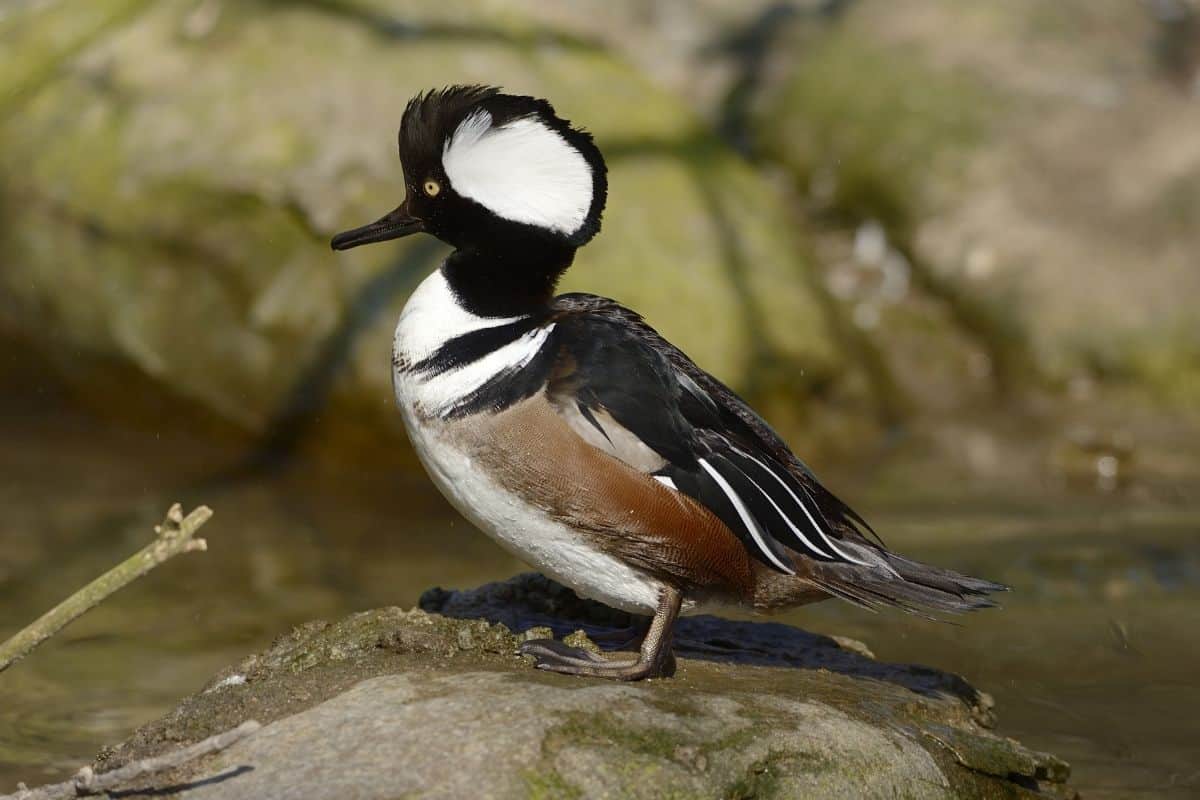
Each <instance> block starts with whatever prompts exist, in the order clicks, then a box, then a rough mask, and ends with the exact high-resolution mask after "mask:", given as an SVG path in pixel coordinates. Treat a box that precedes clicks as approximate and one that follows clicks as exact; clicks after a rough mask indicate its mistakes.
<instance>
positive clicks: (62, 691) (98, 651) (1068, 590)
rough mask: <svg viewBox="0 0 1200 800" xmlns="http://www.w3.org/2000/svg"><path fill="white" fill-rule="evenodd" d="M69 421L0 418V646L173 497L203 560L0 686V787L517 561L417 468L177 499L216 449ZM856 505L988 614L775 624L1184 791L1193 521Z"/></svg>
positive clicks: (115, 606) (1194, 688) (110, 607)
mask: <svg viewBox="0 0 1200 800" xmlns="http://www.w3.org/2000/svg"><path fill="white" fill-rule="evenodd" d="M80 424H81V425H83V426H84V427H83V428H81V430H83V429H86V430H88V435H87V436H79V435H75V433H76V432H75V431H73V430H72V427H71V424H70V423H69V422H67V423H64V422H63V421H62V419H61V418H56V419H55V421H54V424H53V426H51V427H40V426H39V425H38V424H26V423H22V424H20V425H13V426H9V425H5V426H3V427H5V428H17V430H6V431H4V432H3V433H4V436H5V441H6V443H7V445H8V446H6V447H3V448H0V508H2V509H3V510H4V514H3V515H2V516H0V553H2V554H3V555H2V556H0V635H2V634H3V633H4V632H7V631H9V630H11V629H13V628H15V627H16V626H18V625H20V624H23V623H25V622H27V621H29V620H30V619H33V618H34V617H35V616H36V615H37V614H39V613H41V612H42V611H44V610H45V609H46V608H47V607H49V606H50V605H52V604H53V603H55V602H57V601H58V600H59V599H61V597H62V596H63V595H64V594H65V593H66V592H67V591H70V590H73V589H74V588H75V587H77V586H79V585H81V584H82V583H83V582H85V581H86V580H88V579H90V578H91V577H93V576H94V575H95V574H97V573H99V572H100V571H101V570H103V569H105V568H107V567H108V566H110V565H111V564H112V563H114V562H115V561H116V560H117V559H118V558H120V557H122V556H124V555H125V554H127V553H130V552H133V551H134V550H136V549H137V548H138V547H140V546H141V545H142V544H144V543H145V541H146V540H147V539H148V537H149V536H150V535H151V533H150V532H151V530H152V526H153V525H154V523H155V522H157V521H158V519H159V518H160V517H161V515H162V512H163V510H164V509H165V508H166V507H167V506H168V505H169V503H170V502H171V501H173V500H176V499H179V500H182V501H183V502H184V504H185V505H186V506H190V505H194V504H196V503H199V502H205V503H207V504H209V505H211V506H213V507H214V509H215V510H216V512H217V513H216V516H215V517H214V519H213V521H212V522H210V523H209V525H208V526H206V528H205V536H206V538H208V540H209V544H210V550H209V552H207V553H205V554H202V555H194V556H186V557H181V558H179V559H176V560H175V561H173V562H171V563H170V564H168V565H166V566H165V567H163V568H160V569H159V570H158V571H156V572H155V573H152V574H151V575H150V576H148V577H147V578H145V579H143V580H141V581H140V582H138V583H135V584H134V585H133V586H131V587H130V588H128V589H126V590H125V591H124V592H122V593H121V594H119V595H117V596H115V597H113V598H111V599H110V601H108V602H107V603H105V604H104V605H102V606H101V607H100V608H98V609H96V610H95V611H93V612H92V613H91V614H89V615H88V616H86V617H85V618H84V619H82V620H81V621H80V622H78V623H76V624H75V625H74V626H72V627H71V628H69V629H68V630H67V631H66V632H65V633H64V634H63V635H60V636H59V637H58V638H57V639H55V640H53V641H51V642H50V643H48V644H47V645H46V646H45V647H44V648H42V649H41V650H40V651H38V652H37V653H36V654H35V655H34V656H33V657H31V658H29V659H28V660H27V661H25V662H23V663H21V664H20V665H18V666H16V667H14V668H13V669H11V670H9V671H8V672H6V673H4V674H3V675H2V676H0V791H8V790H11V788H12V787H14V786H15V784H16V782H17V781H18V780H24V781H26V782H30V783H33V782H42V781H45V780H49V779H57V778H61V777H63V776H64V775H66V774H69V773H70V772H71V771H73V770H74V769H75V768H76V767H77V766H78V765H80V764H82V763H84V762H86V761H88V760H89V759H90V758H91V756H92V755H93V754H94V753H95V751H96V750H97V749H98V748H99V747H101V746H103V745H105V744H112V743H115V742H117V741H119V740H120V739H122V738H123V737H125V736H126V735H128V733H129V732H130V731H131V730H132V729H133V728H134V727H136V726H137V725H138V724H140V723H142V722H145V721H148V720H150V719H152V718H154V717H155V716H157V715H160V714H162V713H164V712H165V711H167V710H168V709H169V708H171V707H172V706H173V705H174V704H175V702H176V701H177V700H178V699H179V698H180V697H181V696H182V695H184V694H186V693H188V692H192V691H195V690H196V689H197V688H199V687H200V686H201V685H202V684H203V683H204V682H205V681H206V680H207V679H208V678H209V677H210V676H211V675H212V674H213V673H214V672H216V671H217V670H218V669H219V668H220V667H222V666H224V665H226V664H228V663H230V662H233V661H235V660H237V659H239V658H240V657H242V656H243V655H245V654H246V653H248V652H250V651H252V650H255V649H258V648H261V647H264V646H265V645H267V644H268V643H269V642H270V641H271V640H272V639H273V638H274V637H275V636H277V635H279V634H280V633H282V632H284V631H286V630H287V629H288V628H289V627H290V626H292V625H295V624H298V623H300V622H303V621H305V620H309V619H313V618H319V617H324V618H336V617H340V616H342V615H344V614H346V613H348V612H350V611H353V610H357V609H362V608H369V607H375V606H381V605H400V606H411V605H413V604H415V603H416V600H417V597H418V596H419V595H420V593H421V592H422V590H424V589H425V588H427V587H429V586H433V585H438V584H440V585H444V586H471V585H475V584H478V583H481V582H484V581H487V580H493V579H497V578H501V577H505V576H508V575H510V574H512V573H514V572H517V571H520V570H521V569H523V567H522V566H521V565H520V564H519V563H518V562H517V561H515V560H514V559H512V558H510V557H509V556H507V555H506V554H504V553H503V552H502V551H500V550H499V549H497V548H496V547H495V546H494V545H492V544H491V543H490V542H489V541H488V540H487V539H486V538H485V537H483V536H482V535H480V534H478V533H476V532H475V531H474V530H472V529H471V528H470V527H469V526H468V525H466V524H465V523H463V522H461V521H459V520H458V519H457V517H456V516H455V515H454V514H453V513H452V512H450V511H449V510H448V509H447V508H446V507H445V505H444V504H443V503H442V502H441V500H440V499H439V498H438V497H437V496H436V494H435V493H434V492H433V490H432V489H431V488H430V487H429V484H428V483H427V482H426V481H425V480H423V479H422V478H421V477H420V476H414V475H409V474H401V473H399V472H398V473H397V474H394V475H387V474H380V472H379V471H378V470H371V471H367V470H356V469H354V468H348V467H342V468H340V469H338V470H336V471H328V472H322V473H315V472H312V471H308V470H307V469H302V468H296V467H293V468H292V469H290V470H288V471H285V472H283V473H278V474H273V475H270V476H259V477H252V478H246V479H244V480H242V481H239V482H234V483H230V484H225V485H222V486H220V487H219V488H215V487H213V486H212V485H211V484H209V486H208V488H206V489H204V490H203V493H204V496H193V495H196V494H198V493H197V491H196V490H195V489H194V488H189V487H196V486H201V485H204V484H205V480H204V478H205V476H208V475H212V474H215V473H216V472H219V470H220V467H221V465H222V464H223V463H228V461H226V460H225V454H223V453H205V452H203V451H199V452H197V451H196V449H195V443H194V442H189V443H181V442H172V441H166V440H164V439H161V438H158V437H155V436H145V435H138V434H133V433H128V432H120V431H110V432H108V433H106V434H104V435H103V436H100V437H98V436H97V435H96V432H95V428H94V427H90V426H86V425H85V423H80ZM184 444H186V445H187V446H186V447H184V446H183V445H184ZM181 452H186V453H188V458H187V460H186V461H185V460H181V459H180V458H179V454H180V453H181ZM131 454H136V455H137V457H136V458H133V457H130V456H131ZM853 494H856V495H860V493H858V492H853ZM860 496H861V495H860ZM873 500H874V502H869V503H867V505H868V506H874V508H871V509H869V510H871V511H873V512H874V513H873V514H872V519H873V521H874V522H876V523H877V527H878V528H879V529H880V530H881V531H884V532H885V536H886V538H887V539H888V541H889V543H890V544H892V545H894V546H896V547H897V548H898V549H901V550H904V551H905V552H907V553H909V554H911V555H913V556H916V557H918V558H923V559H928V560H931V561H935V562H937V563H942V564H945V565H947V566H952V567H955V568H957V569H961V570H963V571H966V572H967V573H969V574H979V575H984V576H987V577H989V578H993V579H997V580H1001V581H1003V582H1005V583H1008V584H1011V585H1012V586H1013V587H1014V589H1015V591H1014V592H1013V593H1012V595H1010V596H1008V597H1005V598H1004V602H1005V605H1006V608H1005V609H1004V610H1002V611H998V612H989V613H984V614H978V615H974V616H972V617H970V618H969V619H965V620H963V621H962V623H963V624H962V625H958V626H954V625H945V624H931V623H927V622H923V621H919V620H915V619H909V618H907V617H903V616H900V615H897V614H878V615H874V614H868V613H865V612H862V611H859V610H856V609H851V608H848V607H845V606H841V605H836V604H833V603H826V604H823V605H820V606H816V607H811V608H808V609H802V610H800V611H796V612H791V613H789V614H787V615H785V616H783V617H782V618H781V619H782V621H787V622H792V623H795V624H799V625H802V626H804V627H806V628H808V629H809V630H813V631H816V632H821V633H829V634H838V635H845V636H851V637H854V638H858V639H861V640H863V641H865V642H866V643H867V644H868V645H869V646H870V647H871V649H872V650H873V651H874V652H875V653H876V655H877V656H878V657H879V658H880V659H884V660H888V661H914V662H923V663H928V664H934V665H937V666H938V667H939V668H942V669H946V670H949V671H955V672H958V673H961V674H962V675H964V676H965V677H966V678H967V679H968V680H969V681H971V682H972V683H973V684H975V685H976V686H978V687H980V688H982V689H984V690H986V691H989V692H991V693H992V694H994V695H995V696H996V700H997V706H998V710H999V717H1000V730H1001V732H1003V733H1007V734H1010V735H1013V736H1016V737H1018V738H1020V739H1021V740H1023V741H1024V742H1025V743H1026V744H1028V745H1030V746H1032V747H1035V748H1041V749H1046V750H1050V751H1053V752H1055V753H1056V754H1058V755H1060V756H1062V757H1064V758H1065V759H1067V760H1068V761H1070V762H1071V763H1072V764H1073V765H1074V767H1075V775H1076V778H1077V780H1076V785H1077V786H1078V787H1079V788H1080V789H1081V790H1083V791H1084V794H1085V795H1086V796H1087V797H1089V798H1096V797H1128V796H1131V795H1137V794H1141V795H1143V796H1148V797H1169V796H1179V797H1184V796H1189V795H1194V794H1195V793H1196V792H1200V773H1198V772H1197V770H1198V769H1200V768H1198V767H1197V765H1196V761H1195V753H1196V748H1197V744H1198V743H1200V722H1197V720H1200V681H1197V679H1196V674H1197V673H1198V672H1200V642H1198V640H1197V637H1196V636H1195V633H1194V632H1195V631H1196V630H1200V603H1198V602H1197V600H1200V535H1198V531H1200V513H1197V512H1196V511H1195V510H1192V509H1185V508H1162V507H1156V508H1145V507H1139V506H1137V505H1135V504H1133V503H1128V502H1126V501H1123V500H1121V499H1120V498H1117V497H1110V496H1105V497H1097V496H1096V495H1094V494H1080V495H1063V496H1059V497H1055V498H1034V499H1032V500H1031V499H1029V498H1028V497H1025V498H1022V502H1021V503H1020V504H1019V505H1015V504H1013V503H1009V502H1007V501H1005V500H1004V498H1003V497H1002V496H991V497H989V498H980V499H979V501H978V502H976V500H975V499H974V498H972V499H970V500H963V499H959V501H958V502H957V503H955V504H953V505H948V504H944V503H937V502H934V501H922V502H914V501H913V500H912V499H911V498H900V499H897V500H896V501H895V502H893V501H891V500H889V498H887V497H875V498H873Z"/></svg>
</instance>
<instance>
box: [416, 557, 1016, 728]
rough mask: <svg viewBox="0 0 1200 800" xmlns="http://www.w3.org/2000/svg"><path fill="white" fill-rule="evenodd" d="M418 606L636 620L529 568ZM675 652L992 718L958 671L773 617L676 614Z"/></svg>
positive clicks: (526, 620) (528, 623) (603, 631)
mask: <svg viewBox="0 0 1200 800" xmlns="http://www.w3.org/2000/svg"><path fill="white" fill-rule="evenodd" d="M419 605H420V608H421V609H422V610H423V611H427V612H430V613H434V614H441V615H443V616H446V617H452V618H456V619H484V620H487V621H489V622H493V623H497V622H498V623H500V624H502V625H504V626H505V627H507V628H508V629H509V630H511V631H513V632H514V633H517V632H520V631H525V630H528V629H530V628H535V627H547V628H550V629H551V630H553V631H554V634H555V635H556V636H559V637H561V636H564V635H567V634H569V633H571V632H573V631H576V630H581V629H582V630H583V631H585V632H586V633H587V634H588V635H589V636H591V637H593V638H595V637H597V636H599V637H601V638H609V637H612V636H614V635H616V634H619V633H620V632H621V631H622V630H623V629H625V628H628V627H629V626H630V625H631V624H635V623H637V622H638V619H637V618H636V617H634V616H632V615H630V614H626V613H625V612H622V611H616V610H614V609H611V608H609V607H607V606H605V605H602V604H600V603H597V602H594V601H592V600H584V599H581V598H580V597H578V596H577V595H576V594H575V593H574V592H572V591H571V590H570V589H568V588H566V587H565V586H562V585H560V584H558V583H556V582H554V581H552V580H550V579H549V578H546V577H544V576H542V575H539V574H537V573H532V572H530V573H525V574H523V575H518V576H516V577H514V578H510V579H509V580H507V581H502V582H499V583H489V584H485V585H483V586H480V587H478V588H476V589H469V590H464V591H454V590H448V589H442V588H440V587H438V588H434V589H430V590H428V591H426V592H425V593H424V594H422V595H421V599H420V603H419ZM675 650H676V653H677V654H678V655H681V656H684V657H687V658H692V659H696V660H700V661H715V662H723V663H729V664H744V665H749V666H760V667H792V668H795V669H811V670H822V669H823V670H828V671H830V672H837V673H840V674H842V675H847V676H850V677H853V678H867V679H871V680H878V681H887V682H889V683H893V684H896V685H899V686H902V687H904V688H906V689H908V690H910V691H913V692H916V693H918V694H921V695H925V696H928V697H950V698H955V699H958V700H959V701H961V702H962V703H963V704H964V705H966V706H967V707H968V708H969V709H970V710H971V714H972V716H973V717H974V718H975V719H976V721H977V722H979V723H981V724H983V725H986V726H989V727H990V726H991V725H992V724H993V723H994V715H993V711H992V705H993V701H992V698H991V696H989V695H988V694H987V693H985V692H981V691H979V690H978V689H976V688H975V687H973V686H971V685H970V684H969V683H967V681H966V680H964V679H963V678H962V677H960V676H958V675H954V674H952V673H948V672H942V671H940V670H936V669H933V668H932V667H925V666H921V665H919V664H888V663H884V662H880V661H876V660H875V659H874V658H873V657H872V655H871V653H870V651H869V650H868V649H867V648H866V646H865V645H863V644H861V643H859V642H855V641H853V640H840V641H839V640H838V639H834V638H832V637H829V636H823V635H821V634H816V633H809V632H808V631H804V630H801V629H799V628H793V627H791V626H790V625H783V624H781V623H778V622H749V621H742V620H729V619H722V618H720V617H714V616H711V615H707V614H702V615H697V616H693V617H684V618H683V619H681V620H680V621H679V623H678V625H677V627H676V629H675Z"/></svg>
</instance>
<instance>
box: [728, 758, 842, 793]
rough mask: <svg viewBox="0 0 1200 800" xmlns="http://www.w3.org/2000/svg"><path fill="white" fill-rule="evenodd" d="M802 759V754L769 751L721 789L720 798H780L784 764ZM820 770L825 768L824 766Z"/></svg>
mask: <svg viewBox="0 0 1200 800" xmlns="http://www.w3.org/2000/svg"><path fill="white" fill-rule="evenodd" d="M804 758H805V756H804V755H803V754H794V753H784V752H776V751H771V752H770V753H769V754H768V755H766V756H765V757H763V758H760V759H759V760H757V761H755V762H754V763H753V764H751V765H750V767H749V768H748V769H746V771H745V773H744V774H743V775H742V776H741V777H739V778H738V779H737V780H735V781H734V782H733V783H731V784H730V785H729V786H727V787H726V788H725V789H723V790H722V791H721V797H722V798H724V799H725V800H768V798H772V797H780V796H781V792H780V788H781V787H780V775H781V774H782V773H783V771H784V770H785V769H788V768H786V767H785V766H784V764H785V763H787V762H792V761H796V760H802V759H804ZM814 760H816V761H821V760H820V759H814ZM822 768H825V766H824V764H822ZM788 771H789V772H791V771H794V770H792V769H788Z"/></svg>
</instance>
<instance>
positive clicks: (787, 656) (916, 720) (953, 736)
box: [96, 575, 1071, 798]
mask: <svg viewBox="0 0 1200 800" xmlns="http://www.w3.org/2000/svg"><path fill="white" fill-rule="evenodd" d="M421 604H422V606H423V608H424V609H439V610H440V611H441V612H443V613H435V612H433V611H429V610H417V609H414V610H412V611H401V610H399V609H381V610H377V611H368V612H363V613H360V614H355V615H353V616H351V617H348V618H347V619H345V620H342V621H341V622H338V623H334V624H329V623H310V624H307V625H303V626H301V627H299V628H297V629H296V630H295V631H293V632H292V633H290V634H289V635H287V636H284V637H282V638H281V639H280V640H279V641H277V642H276V643H275V644H274V645H273V646H272V647H271V648H270V649H268V650H267V651H265V652H263V653H260V654H257V655H253V656H250V657H248V658H246V659H245V660H243V661H242V662H241V663H239V664H236V665H233V666H231V667H229V668H228V669H226V670H224V671H222V672H221V673H220V674H218V675H217V676H216V677H214V678H213V680H212V681H211V682H210V683H209V685H208V686H207V687H206V688H205V689H204V690H203V691H201V692H200V693H198V694H196V695H195V696H193V697H191V698H188V699H187V700H185V701H184V702H183V703H181V704H180V706H179V707H178V708H177V709H176V710H175V711H174V712H172V713H171V714H168V715H167V716H166V717H164V718H163V719H162V720H159V721H158V722H154V723H151V724H149V725H147V726H145V727H144V728H142V729H141V730H140V731H138V732H137V733H136V734H134V736H132V737H131V738H130V739H129V740H128V741H127V742H125V743H124V744H122V745H120V746H119V747H116V748H114V749H112V750H109V751H107V752H105V753H103V754H102V756H101V758H100V759H99V761H98V764H97V765H96V766H97V769H98V770H100V771H107V770H109V769H111V768H114V767H116V766H118V765H120V764H123V763H126V762H128V761H130V760H132V759H136V758H142V757H146V756H149V755H152V754H157V753H161V752H163V751H165V750H170V749H172V748H175V747H178V746H180V745H181V744H185V743H188V742H192V741H196V740H198V739H201V738H204V737H206V736H209V735H212V734H214V733H217V732H220V731H223V730H226V729H229V728H233V727H235V726H237V725H239V724H240V723H241V722H243V721H245V720H246V719H249V718H254V719H257V720H258V721H260V722H262V723H263V724H264V727H263V728H262V729H261V730H260V731H259V732H258V733H256V734H255V735H254V736H252V737H251V738H249V739H246V740H243V741H242V742H241V743H239V744H237V745H235V746H234V747H232V748H230V749H229V750H227V751H225V752H222V753H221V754H219V755H217V756H215V757H213V758H211V759H207V760H204V761H202V762H198V763H196V764H190V765H187V766H185V767H183V768H181V769H179V770H176V771H175V772H174V773H172V774H166V775H157V776H153V777H151V778H143V779H140V780H139V782H137V783H135V784H131V785H130V786H129V787H122V789H123V790H124V789H127V788H128V789H137V790H141V791H149V792H153V791H156V790H158V789H160V788H161V787H163V786H171V787H173V788H172V791H175V792H178V793H179V794H180V796H183V797H190V796H195V797H239V796H240V797H246V796H255V797H276V796H291V795H293V794H296V793H303V794H307V795H312V796H339V797H350V796H352V797H360V798H375V797H379V798H384V797H406V796H439V797H476V796H483V795H486V796H488V797H496V798H509V797H514V798H515V797H535V798H559V797H563V798H565V797H577V798H592V797H596V798H599V797H635V798H638V797H644V798H668V797H672V798H674V797H680V798H693V797H694V798H751V797H756V798H771V797H780V798H783V797H812V798H826V797H828V798H834V797H837V798H841V797H913V798H950V797H954V798H1000V797H1006V798H1008V797H1011V798H1017V797H1034V796H1046V795H1047V794H1049V795H1052V796H1070V795H1071V791H1070V789H1069V788H1067V786H1066V783H1065V782H1066V780H1067V777H1068V772H1069V769H1068V767H1067V765H1066V764H1064V763H1062V762H1061V761H1059V760H1058V759H1056V758H1054V757H1053V756H1049V755H1046V754H1044V753H1036V752H1033V751H1030V750H1028V749H1026V748H1025V747H1022V746H1021V745H1020V744H1018V743H1017V742H1014V741H1012V740H1011V739H1005V738H1002V737H999V736H996V735H995V734H993V733H992V732H990V731H989V730H988V727H987V725H988V724H990V723H989V721H988V717H989V715H990V705H989V702H988V698H987V696H986V695H984V694H982V693H980V692H978V691H977V690H975V689H973V688H971V687H970V686H968V685H967V684H966V683H965V682H964V681H963V680H962V679H961V678H958V677H957V676H953V675H948V674H946V673H941V672H938V671H937V670H934V669H930V668H928V667H918V666H914V665H905V664H884V663H879V662H876V661H874V659H872V658H870V657H868V656H865V655H863V654H862V651H863V650H864V649H865V648H863V647H862V645H852V646H847V645H844V644H841V643H839V642H837V641H835V640H833V639H830V638H828V637H824V636H817V635H814V634H809V633H805V632H804V631H800V630H797V629H794V628H789V627H787V626H783V625H775V624H762V623H747V622H727V621H723V620H718V619H716V618H713V617H697V618H687V619H685V620H684V621H683V623H682V624H681V626H680V628H679V630H678V632H677V651H678V652H679V653H680V654H681V655H682V656H683V657H682V658H680V660H679V665H678V671H677V673H676V676H675V677H674V678H671V679H663V680H654V681H646V682H643V683H639V684H618V683H612V682H606V681H603V680H594V679H580V678H570V677H567V676H561V675H554V674H548V673H544V672H539V671H537V670H535V669H533V668H532V667H531V666H530V665H529V664H527V663H525V661H524V660H523V659H522V658H521V657H520V656H517V655H516V654H515V650H516V648H517V645H518V644H519V643H520V642H521V641H522V640H523V639H525V638H528V637H531V636H533V637H542V636H547V635H550V634H551V632H552V631H556V632H558V633H560V634H561V633H562V632H563V631H567V630H573V631H576V632H575V633H574V637H575V639H576V640H580V639H581V638H586V634H585V633H583V632H580V630H579V629H582V630H583V631H587V632H591V633H592V634H595V633H597V632H611V631H612V630H613V628H612V627H611V626H614V625H621V624H623V623H624V622H627V621H628V620H624V619H619V618H618V617H620V616H621V615H618V614H614V612H612V611H610V610H608V609H605V608H604V607H602V606H599V605H597V604H595V603H591V602H589V601H581V600H579V599H578V598H577V597H575V595H573V594H572V593H571V592H570V591H568V590H566V589H564V588H563V587H561V586H559V585H557V584H555V583H553V582H552V581H549V580H547V579H545V578H543V577H541V576H538V575H524V576H518V577H516V578H513V579H511V580H509V581H505V582H503V583H497V584H489V585H487V586H484V587H481V588H479V589H476V590H472V591H464V592H448V591H444V590H440V589H439V590H431V591H430V592H427V593H426V595H425V596H424V597H423V598H422V601H421ZM497 618H502V619H505V620H507V623H501V622H497V621H495V620H496V619H497ZM1038 792H1041V793H1042V794H1038Z"/></svg>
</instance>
